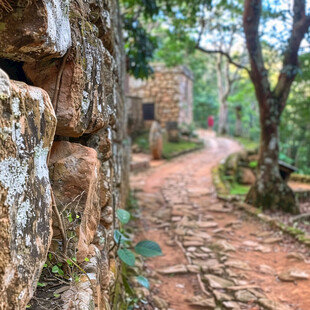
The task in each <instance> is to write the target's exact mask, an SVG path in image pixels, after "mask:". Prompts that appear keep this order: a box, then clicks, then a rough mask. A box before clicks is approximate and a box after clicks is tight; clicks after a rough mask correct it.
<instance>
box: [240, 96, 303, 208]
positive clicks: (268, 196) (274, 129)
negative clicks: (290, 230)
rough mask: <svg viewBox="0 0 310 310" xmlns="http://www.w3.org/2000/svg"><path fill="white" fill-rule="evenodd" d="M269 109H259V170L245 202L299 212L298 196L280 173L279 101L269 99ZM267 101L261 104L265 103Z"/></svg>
mask: <svg viewBox="0 0 310 310" xmlns="http://www.w3.org/2000/svg"><path fill="white" fill-rule="evenodd" d="M266 101H268V103H266V105H267V106H269V107H270V108H269V109H264V108H261V109H260V125H261V137H260V150H259V162H258V173H257V180H256V182H255V184H254V185H253V186H252V188H251V189H250V191H249V193H248V195H247V197H246V201H247V202H248V203H251V204H253V205H255V206H256V207H258V208H262V209H270V210H278V209H282V210H283V211H285V212H290V213H294V214H296V213H298V212H299V210H298V207H297V205H296V201H295V196H294V193H293V191H292V190H291V189H290V187H289V186H288V185H287V184H286V183H285V182H284V180H283V179H282V177H281V175H280V171H279V164H278V157H279V135H278V130H279V120H280V113H279V110H278V105H279V102H278V100H277V99H274V98H270V99H266ZM266 105H265V104H264V105H262V107H264V106H266Z"/></svg>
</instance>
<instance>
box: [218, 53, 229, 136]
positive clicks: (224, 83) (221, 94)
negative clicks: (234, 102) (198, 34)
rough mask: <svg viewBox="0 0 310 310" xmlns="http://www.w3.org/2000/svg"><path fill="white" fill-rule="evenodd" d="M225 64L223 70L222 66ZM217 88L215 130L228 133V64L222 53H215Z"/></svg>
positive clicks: (219, 132) (223, 133) (221, 133)
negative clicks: (218, 105) (217, 115)
mask: <svg viewBox="0 0 310 310" xmlns="http://www.w3.org/2000/svg"><path fill="white" fill-rule="evenodd" d="M223 64H224V66H225V68H224V72H223V69H222V66H223ZM216 74H217V88H218V98H219V104H220V107H219V122H218V129H217V132H218V134H220V135H226V134H228V104H227V98H228V96H229V93H230V90H231V81H230V79H229V64H228V62H227V61H226V62H225V63H224V61H223V57H222V55H220V54H218V55H217V62H216Z"/></svg>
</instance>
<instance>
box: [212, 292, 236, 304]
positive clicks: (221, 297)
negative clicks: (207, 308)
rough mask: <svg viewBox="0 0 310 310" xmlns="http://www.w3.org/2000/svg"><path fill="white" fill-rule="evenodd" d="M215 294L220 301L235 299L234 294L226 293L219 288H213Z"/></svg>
mask: <svg viewBox="0 0 310 310" xmlns="http://www.w3.org/2000/svg"><path fill="white" fill-rule="evenodd" d="M213 294H214V296H215V298H216V300H218V301H230V300H232V299H233V297H232V296H230V295H228V294H225V293H223V292H221V291H219V290H213Z"/></svg>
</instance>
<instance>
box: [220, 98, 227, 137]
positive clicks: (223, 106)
mask: <svg viewBox="0 0 310 310" xmlns="http://www.w3.org/2000/svg"><path fill="white" fill-rule="evenodd" d="M217 131H218V133H219V134H220V135H226V134H228V105H227V103H226V102H220V110H219V123H218V130H217Z"/></svg>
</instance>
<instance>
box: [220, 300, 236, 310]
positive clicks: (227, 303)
mask: <svg viewBox="0 0 310 310" xmlns="http://www.w3.org/2000/svg"><path fill="white" fill-rule="evenodd" d="M223 305H224V306H225V309H232V310H240V307H239V305H238V303H236V302H234V301H224V302H223Z"/></svg>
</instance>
